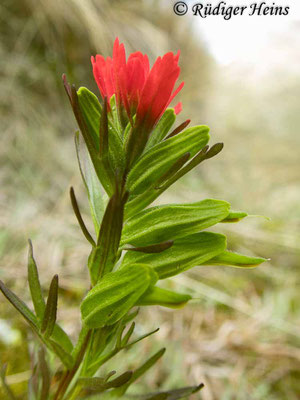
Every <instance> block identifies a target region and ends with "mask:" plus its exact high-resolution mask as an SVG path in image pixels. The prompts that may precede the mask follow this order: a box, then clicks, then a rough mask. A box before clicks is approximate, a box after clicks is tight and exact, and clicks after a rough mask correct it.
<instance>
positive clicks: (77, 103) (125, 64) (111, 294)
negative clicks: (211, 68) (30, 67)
mask: <svg viewBox="0 0 300 400" xmlns="http://www.w3.org/2000/svg"><path fill="white" fill-rule="evenodd" d="M178 60H179V53H178V54H177V55H174V54H173V53H167V54H165V55H164V56H163V57H162V58H161V57H159V58H158V59H157V60H156V61H155V63H154V65H153V66H152V68H150V66H149V60H148V57H147V55H143V54H142V53H140V52H136V53H133V54H131V55H130V56H129V57H128V59H127V60H126V55H125V49H124V45H123V44H120V43H119V40H118V39H116V41H115V44H114V48H113V57H112V58H110V57H107V58H106V59H105V58H104V57H102V56H101V55H97V56H96V57H95V58H94V57H92V66H93V73H94V77H95V80H96V83H97V85H98V87H99V91H100V95H101V102H99V100H98V98H97V96H96V95H95V94H93V93H91V92H90V91H89V90H88V89H86V88H84V87H81V88H80V89H78V90H77V89H76V88H75V87H74V86H70V85H69V84H68V82H67V80H66V77H65V76H63V82H64V86H65V89H66V93H67V95H68V98H69V100H70V104H71V106H72V109H73V111H74V115H75V118H76V120H77V123H78V126H79V128H80V132H81V133H79V132H77V133H76V134H75V143H76V151H77V157H78V162H79V167H80V172H81V175H82V179H83V182H84V185H85V187H86V190H87V195H88V200H89V203H90V209H91V216H92V219H93V223H94V228H95V232H94V234H91V233H90V232H89V231H88V229H87V227H86V225H85V223H84V221H83V218H82V216H81V214H80V210H79V206H78V203H77V200H76V197H75V192H74V189H73V188H71V190H70V197H71V203H72V206H73V209H74V213H75V215H76V217H77V220H78V223H79V225H80V227H81V229H82V232H83V234H84V236H85V238H86V239H87V240H88V241H89V243H90V244H91V252H90V255H89V258H88V260H87V266H88V270H89V274H90V281H91V287H90V289H89V290H88V291H87V294H86V296H85V298H84V299H83V301H82V303H81V305H80V310H81V317H82V329H81V332H80V334H79V337H78V340H77V343H76V344H75V345H73V343H72V341H71V340H70V338H69V336H68V335H67V333H66V332H65V331H64V330H63V329H62V328H61V327H60V325H59V324H58V323H57V321H56V314H57V299H58V276H57V275H55V276H54V278H53V280H52V282H51V284H50V288H49V292H48V298H47V301H45V299H44V294H43V292H42V289H41V285H40V282H39V276H38V270H37V266H36V263H35V260H34V258H33V251H32V245H31V243H30V246H29V258H28V282H29V289H30V293H31V297H32V301H33V306H34V312H33V311H31V310H30V309H29V308H28V307H27V305H26V304H25V303H24V302H22V300H20V299H19V298H18V297H17V296H16V295H15V294H14V293H12V292H11V291H10V289H8V288H7V287H6V286H5V285H4V284H3V283H2V282H1V286H0V288H1V291H2V292H3V294H4V296H5V297H6V298H7V299H8V300H9V301H10V302H11V303H12V305H13V306H14V307H15V308H16V309H17V310H18V311H19V312H20V313H21V314H22V316H23V317H24V318H25V319H26V320H27V322H28V323H29V325H30V327H31V328H32V329H33V331H34V332H35V334H36V336H37V337H38V339H39V340H40V343H41V350H40V352H39V356H38V361H37V364H36V365H34V368H33V378H32V379H31V380H30V381H29V388H28V397H29V398H30V399H35V400H37V399H43V400H44V399H54V400H62V399H77V398H78V399H80V398H87V397H89V396H90V395H93V394H98V393H102V396H108V398H117V397H122V396H125V393H126V392H127V390H128V388H129V387H130V386H131V385H132V384H133V383H134V382H135V381H136V380H137V379H138V378H139V377H140V376H141V375H143V374H144V373H145V372H146V371H147V370H148V369H149V368H150V367H152V366H153V365H154V364H155V363H156V362H157V361H158V360H159V359H160V357H162V355H163V353H164V351H165V349H161V350H160V351H158V352H157V353H155V354H154V355H152V356H151V357H150V358H149V359H148V360H146V361H145V362H144V363H142V364H141V365H140V366H139V367H137V369H135V370H134V371H125V372H123V373H121V374H119V375H118V377H117V378H112V375H113V374H114V373H115V372H114V371H112V372H110V373H109V374H108V375H106V376H103V375H101V367H102V366H103V365H104V364H105V363H106V362H107V361H109V360H110V359H112V358H113V357H114V356H116V355H117V354H118V353H119V352H121V351H122V350H123V349H128V348H131V347H132V346H133V345H134V344H135V343H137V342H138V341H141V340H143V339H145V338H146V337H148V336H150V335H152V334H153V333H155V332H156V331H154V332H150V333H146V334H144V335H142V336H141V337H136V338H134V339H132V336H133V335H134V329H135V323H134V322H133V320H134V319H135V318H136V316H137V314H138V309H137V308H136V307H137V306H138V307H144V306H151V305H160V306H163V307H171V308H177V307H182V306H184V305H185V304H186V303H187V302H188V301H189V300H190V299H191V296H190V295H189V294H181V293H176V292H173V291H170V290H166V289H164V288H163V287H162V286H160V285H159V281H160V280H163V279H166V278H170V277H172V276H174V275H178V274H180V273H182V272H184V271H186V270H188V269H190V268H192V267H195V266H201V265H230V266H234V267H247V268H248V267H255V266H257V265H258V264H260V263H262V262H263V261H264V259H263V258H258V257H248V256H244V255H241V254H237V253H233V252H230V251H228V250H227V244H226V237H225V236H224V235H222V234H218V233H213V232H208V231H206V229H207V228H209V227H211V226H213V225H216V224H218V223H225V222H238V221H239V220H241V219H242V218H245V217H246V216H247V214H246V213H245V212H240V211H233V210H231V208H230V204H229V203H227V202H226V201H222V200H214V199H206V200H202V201H198V202H195V203H188V204H168V205H162V206H154V207H148V206H149V205H150V204H151V203H152V202H153V201H154V200H155V199H156V198H157V197H158V196H159V195H160V194H161V193H163V192H164V191H165V190H166V189H168V188H169V187H170V186H171V185H172V184H173V183H174V182H176V181H177V180H178V179H180V178H181V177H182V176H184V175H185V174H186V173H188V172H189V171H190V170H191V169H193V168H195V167H196V166H198V165H199V164H200V163H202V162H204V161H205V160H208V159H210V158H212V157H214V156H215V155H217V154H218V153H219V152H220V151H221V150H222V148H223V144H221V143H217V144H215V145H213V146H212V147H209V146H208V144H207V143H208V141H209V128H208V127H207V126H204V125H198V126H194V127H190V128H187V126H188V124H189V122H190V120H187V121H185V122H183V123H182V124H180V125H179V126H177V127H176V128H174V129H173V130H172V126H173V125H174V124H175V121H176V115H177V114H178V113H179V112H180V111H181V108H182V107H181V103H178V104H177V105H176V106H175V107H174V108H168V107H169V106H170V104H171V102H172V101H173V99H174V98H175V96H176V95H177V94H178V93H179V91H180V90H181V89H182V87H183V83H181V84H179V86H178V87H177V88H176V89H175V90H174V87H175V85H176V82H177V80H178V78H179V73H180V68H179V66H178ZM45 348H46V349H47V350H48V351H49V352H51V353H53V354H54V355H56V356H57V358H58V359H59V360H60V361H61V364H62V366H63V368H62V367H60V368H59V369H58V370H57V371H56V372H55V371H53V368H52V365H51V363H50V362H49V357H47V353H46V352H45ZM99 374H100V375H99ZM2 380H3V386H4V388H5V390H6V392H7V394H8V398H11V399H14V398H15V397H14V394H13V393H12V391H11V389H10V388H9V387H8V386H7V384H6V382H5V374H4V373H3V374H2ZM36 382H39V383H36ZM202 386H203V385H202V384H200V385H197V386H191V387H186V388H181V389H174V390H169V391H163V392H160V393H150V394H146V395H145V394H142V395H141V396H140V398H141V399H146V400H150V399H152V400H154V399H169V400H171V399H173V400H175V399H181V398H186V397H187V396H189V395H190V394H192V393H195V392H196V391H198V390H200V389H201V388H202Z"/></svg>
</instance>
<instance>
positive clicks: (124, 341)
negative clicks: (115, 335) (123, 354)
mask: <svg viewBox="0 0 300 400" xmlns="http://www.w3.org/2000/svg"><path fill="white" fill-rule="evenodd" d="M134 328H135V322H132V323H131V325H130V327H129V329H128V331H127V332H126V334H125V335H124V336H123V337H122V338H121V343H120V347H124V346H126V345H127V343H128V342H129V339H130V338H131V335H132V334H133V331H134Z"/></svg>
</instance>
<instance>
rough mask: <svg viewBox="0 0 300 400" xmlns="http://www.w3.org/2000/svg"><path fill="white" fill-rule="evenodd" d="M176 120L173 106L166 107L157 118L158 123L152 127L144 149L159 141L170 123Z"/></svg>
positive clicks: (168, 128)
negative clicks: (158, 118)
mask: <svg viewBox="0 0 300 400" xmlns="http://www.w3.org/2000/svg"><path fill="white" fill-rule="evenodd" d="M175 120H176V115H175V112H174V109H173V108H168V109H167V110H166V111H165V112H164V113H163V116H162V117H161V119H160V120H159V122H158V124H157V125H156V127H155V128H154V130H153V132H152V133H151V136H150V138H149V140H148V142H147V144H146V148H145V151H147V150H148V149H150V147H153V146H154V145H156V144H157V143H159V142H161V141H162V140H163V139H164V138H165V136H166V135H167V133H168V132H169V130H170V129H171V127H172V125H173V124H174V122H175Z"/></svg>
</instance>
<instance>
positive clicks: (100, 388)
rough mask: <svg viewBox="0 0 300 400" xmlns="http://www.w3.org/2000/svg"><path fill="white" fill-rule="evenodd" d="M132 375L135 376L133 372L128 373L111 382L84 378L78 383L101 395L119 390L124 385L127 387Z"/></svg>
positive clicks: (96, 378)
mask: <svg viewBox="0 0 300 400" xmlns="http://www.w3.org/2000/svg"><path fill="white" fill-rule="evenodd" d="M132 374H133V373H132V371H126V372H124V373H123V374H122V375H120V376H118V377H117V378H115V379H112V380H110V381H107V380H106V379H104V378H98V377H94V378H89V377H82V378H79V380H78V381H79V383H80V384H81V385H82V386H83V387H84V388H87V389H89V390H91V391H94V392H97V393H100V392H104V391H105V390H107V389H111V388H118V387H120V386H122V385H125V384H126V383H127V382H128V381H129V380H130V379H131V377H132Z"/></svg>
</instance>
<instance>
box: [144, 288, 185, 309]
mask: <svg viewBox="0 0 300 400" xmlns="http://www.w3.org/2000/svg"><path fill="white" fill-rule="evenodd" d="M191 298H192V296H190V295H188V294H181V293H176V292H173V291H171V290H166V289H162V288H159V287H157V286H152V287H150V288H149V289H148V290H147V291H146V292H145V293H144V294H143V295H142V297H140V298H139V300H138V303H137V304H138V305H139V306H154V305H159V306H163V307H169V308H181V307H184V306H185V305H186V303H187V302H188V301H189V300H191Z"/></svg>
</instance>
